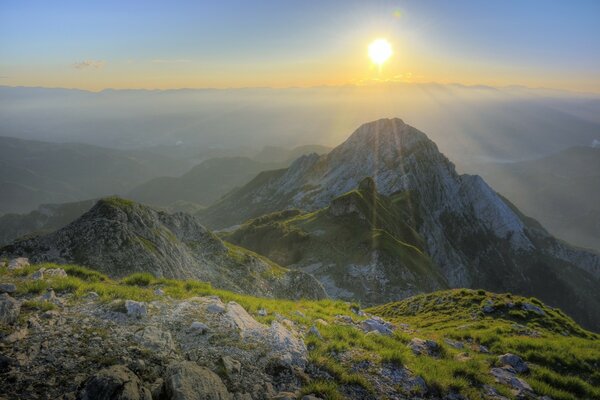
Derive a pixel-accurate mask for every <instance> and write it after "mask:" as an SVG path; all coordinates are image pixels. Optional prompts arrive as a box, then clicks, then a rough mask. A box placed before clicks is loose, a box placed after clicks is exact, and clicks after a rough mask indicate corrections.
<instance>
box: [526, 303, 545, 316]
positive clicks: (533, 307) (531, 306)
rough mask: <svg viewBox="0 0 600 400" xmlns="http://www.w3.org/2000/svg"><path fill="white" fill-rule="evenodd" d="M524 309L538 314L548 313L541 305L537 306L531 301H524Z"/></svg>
mask: <svg viewBox="0 0 600 400" xmlns="http://www.w3.org/2000/svg"><path fill="white" fill-rule="evenodd" d="M522 308H523V310H525V311H529V312H532V313H535V314H538V315H546V312H545V311H544V310H542V309H541V308H540V307H538V306H536V305H535V304H531V303H524V304H523V306H522Z"/></svg>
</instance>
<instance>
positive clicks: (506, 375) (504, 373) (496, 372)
mask: <svg viewBox="0 0 600 400" xmlns="http://www.w3.org/2000/svg"><path fill="white" fill-rule="evenodd" d="M490 373H491V374H492V375H493V376H494V378H496V380H497V381H498V382H500V383H502V384H504V385H508V386H510V387H512V388H513V389H515V390H516V391H517V392H518V393H521V392H532V391H533V389H531V386H529V384H528V383H527V382H525V381H524V380H523V379H520V378H517V376H516V375H515V373H514V372H513V370H511V369H509V368H492V370H491V371H490Z"/></svg>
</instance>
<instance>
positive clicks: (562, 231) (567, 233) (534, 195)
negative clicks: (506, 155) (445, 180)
mask: <svg viewBox="0 0 600 400" xmlns="http://www.w3.org/2000/svg"><path fill="white" fill-rule="evenodd" d="M465 168H469V169H470V170H473V169H477V170H478V171H479V173H480V174H481V175H482V176H483V178H485V180H486V181H487V182H489V184H490V185H491V186H492V187H493V188H494V189H495V190H496V191H498V192H499V193H502V194H503V195H504V196H506V197H507V198H508V199H510V200H511V201H512V202H513V203H515V205H516V206H517V207H519V209H521V210H523V212H525V213H526V214H527V215H531V216H532V217H534V218H535V219H537V220H539V221H540V222H541V223H542V224H543V225H544V226H545V227H546V228H547V229H548V230H549V231H550V232H552V233H553V234H555V235H556V236H558V237H559V238H561V239H564V240H566V241H568V242H570V243H574V244H577V245H579V246H582V247H589V248H592V249H595V250H596V251H600V148H593V147H572V148H569V149H567V150H564V151H561V152H559V153H556V154H553V155H550V156H547V157H544V158H540V159H536V160H530V161H522V162H515V163H488V164H480V165H473V166H471V167H465Z"/></svg>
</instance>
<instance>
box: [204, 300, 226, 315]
mask: <svg viewBox="0 0 600 400" xmlns="http://www.w3.org/2000/svg"><path fill="white" fill-rule="evenodd" d="M206 311H208V312H209V313H212V314H223V313H224V312H225V307H224V306H223V305H222V304H218V303H210V304H209V305H208V306H206Z"/></svg>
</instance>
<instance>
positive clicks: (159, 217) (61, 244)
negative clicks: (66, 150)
mask: <svg viewBox="0 0 600 400" xmlns="http://www.w3.org/2000/svg"><path fill="white" fill-rule="evenodd" d="M0 254H4V255H13V256H15V255H19V256H27V257H29V258H30V259H31V260H34V261H52V262H60V263H79V264H82V265H86V266H89V267H92V268H95V269H97V270H99V271H101V272H103V273H106V274H108V275H110V276H113V277H122V276H125V275H128V274H131V273H134V272H149V273H151V274H153V275H155V276H158V277H166V278H179V279H185V278H195V279H202V280H204V281H207V282H210V283H211V284H213V285H214V286H215V287H219V288H225V289H229V290H234V291H238V292H242V293H252V294H257V295H263V296H277V297H286V298H300V297H307V298H320V297H323V289H322V288H321V286H320V285H319V284H318V282H317V281H316V280H315V279H314V278H313V277H311V276H310V275H307V274H304V273H302V272H299V271H288V270H286V269H284V268H282V267H280V266H278V265H276V264H274V263H273V262H271V261H269V260H267V259H264V258H262V257H260V256H257V255H255V254H252V253H251V252H249V251H247V250H244V249H241V248H238V247H236V246H233V245H226V244H224V243H223V242H222V241H221V240H219V239H218V238H217V237H216V236H214V235H213V234H212V233H211V232H210V231H208V230H207V229H205V228H204V227H203V226H201V225H200V224H199V223H198V221H197V220H196V219H195V218H194V217H191V216H189V215H187V214H183V213H176V214H167V213H165V212H160V211H155V210H153V209H151V208H148V207H144V206H142V205H140V204H137V203H134V202H132V201H128V200H123V199H120V198H116V197H114V198H107V199H103V200H100V201H98V203H96V205H95V206H94V207H93V208H92V209H91V210H90V211H88V212H87V213H85V214H84V215H83V216H81V217H80V218H78V219H77V220H76V221H74V222H72V223H71V224H69V225H67V226H66V227H64V228H62V229H60V230H58V231H56V232H54V233H50V234H48V235H45V236H39V237H34V238H31V239H22V240H18V241H16V242H14V243H13V244H11V245H9V246H5V247H4V248H2V249H0Z"/></svg>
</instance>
